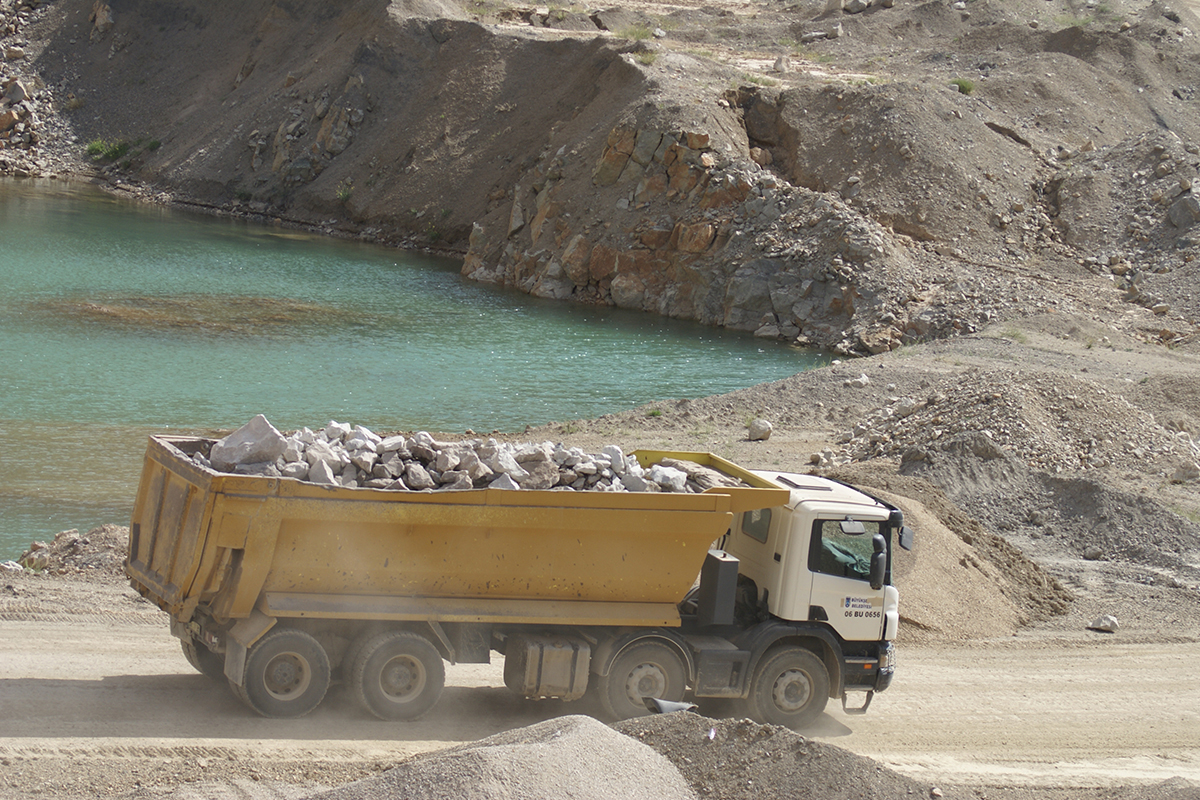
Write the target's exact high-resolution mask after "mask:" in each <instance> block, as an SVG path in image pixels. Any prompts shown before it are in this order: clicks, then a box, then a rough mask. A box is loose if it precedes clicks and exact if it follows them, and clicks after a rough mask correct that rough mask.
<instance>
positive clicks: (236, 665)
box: [225, 609, 275, 686]
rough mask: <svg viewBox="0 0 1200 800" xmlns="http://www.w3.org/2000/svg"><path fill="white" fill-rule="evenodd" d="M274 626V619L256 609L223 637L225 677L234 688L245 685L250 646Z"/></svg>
mask: <svg viewBox="0 0 1200 800" xmlns="http://www.w3.org/2000/svg"><path fill="white" fill-rule="evenodd" d="M274 626H275V619H274V618H273V617H268V616H267V615H266V614H264V613H262V612H261V611H259V610H258V609H255V610H254V611H251V612H250V616H248V617H246V618H245V619H242V620H239V621H238V622H237V623H236V624H235V625H234V626H233V627H232V628H230V629H229V635H228V636H226V637H225V677H226V678H229V680H231V681H232V682H233V684H234V685H235V686H245V685H246V656H247V654H248V653H249V652H250V646H251V645H253V644H254V643H255V642H257V641H258V640H259V639H261V638H262V637H263V635H264V634H265V633H266V632H267V631H269V630H271V628H273V627H274Z"/></svg>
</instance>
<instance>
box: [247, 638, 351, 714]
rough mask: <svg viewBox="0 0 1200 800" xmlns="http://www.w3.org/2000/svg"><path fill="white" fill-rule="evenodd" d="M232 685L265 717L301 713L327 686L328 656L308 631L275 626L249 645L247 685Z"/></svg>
mask: <svg viewBox="0 0 1200 800" xmlns="http://www.w3.org/2000/svg"><path fill="white" fill-rule="evenodd" d="M234 689H235V693H236V694H237V695H238V697H240V698H242V699H243V700H244V701H245V702H246V704H247V705H249V706H250V707H251V708H253V709H254V710H255V711H257V712H258V713H259V714H262V715H263V716H264V717H302V716H304V715H305V714H307V713H308V712H310V711H312V710H313V709H314V708H316V707H317V705H318V704H320V702H321V700H322V699H323V698H324V697H325V692H326V690H328V689H329V657H328V656H327V655H326V654H325V648H323V647H321V644H320V642H318V641H317V640H316V639H314V638H313V637H312V636H309V635H308V634H307V633H304V632H303V631H298V630H295V629H293V628H278V629H276V630H273V631H271V632H270V633H268V634H267V635H266V636H264V637H263V638H262V639H260V640H259V641H258V642H256V643H255V645H254V646H253V647H251V648H250V656H249V658H247V659H246V685H245V686H244V687H234ZM239 689H240V691H239Z"/></svg>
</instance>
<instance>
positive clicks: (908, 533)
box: [897, 525, 913, 551]
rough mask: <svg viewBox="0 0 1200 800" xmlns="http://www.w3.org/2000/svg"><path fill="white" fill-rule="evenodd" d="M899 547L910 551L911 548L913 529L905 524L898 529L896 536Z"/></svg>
mask: <svg viewBox="0 0 1200 800" xmlns="http://www.w3.org/2000/svg"><path fill="white" fill-rule="evenodd" d="M897 539H898V542H899V544H900V546H901V547H903V548H904V549H905V550H909V551H911V550H912V549H913V529H912V528H910V527H908V526H907V525H905V526H904V527H902V528H901V529H900V536H899V537H897Z"/></svg>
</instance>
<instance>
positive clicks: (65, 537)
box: [2, 525, 129, 575]
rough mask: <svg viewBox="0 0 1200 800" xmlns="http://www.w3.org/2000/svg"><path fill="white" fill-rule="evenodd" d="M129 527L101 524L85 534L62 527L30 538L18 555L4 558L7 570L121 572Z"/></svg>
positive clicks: (112, 573)
mask: <svg viewBox="0 0 1200 800" xmlns="http://www.w3.org/2000/svg"><path fill="white" fill-rule="evenodd" d="M128 542H129V528H126V527H124V526H122V525H101V526H100V527H98V528H92V529H91V530H90V531H88V532H87V533H86V534H80V533H79V531H78V530H74V529H72V530H69V531H63V532H61V533H59V534H58V535H56V536H55V537H54V540H53V541H51V542H49V543H46V542H33V543H32V544H31V545H30V546H29V549H28V550H26V551H25V552H24V553H23V554H22V555H21V557H20V558H19V559H17V560H16V561H15V562H14V561H7V562H5V563H4V564H3V565H2V566H3V568H4V569H7V570H13V571H18V570H30V571H31V572H46V573H49V574H52V575H72V574H79V573H92V574H96V573H102V574H109V575H123V574H124V564H125V552H126V548H127V546H128Z"/></svg>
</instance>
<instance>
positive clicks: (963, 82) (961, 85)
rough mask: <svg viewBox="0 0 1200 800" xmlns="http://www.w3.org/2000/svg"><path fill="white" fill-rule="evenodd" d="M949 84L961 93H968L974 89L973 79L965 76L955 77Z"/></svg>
mask: <svg viewBox="0 0 1200 800" xmlns="http://www.w3.org/2000/svg"><path fill="white" fill-rule="evenodd" d="M950 85H951V86H955V87H957V88H958V91H960V92H962V93H963V94H970V93H971V92H973V91H975V81H972V80H969V79H967V78H955V79H954V80H952V81H950Z"/></svg>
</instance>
